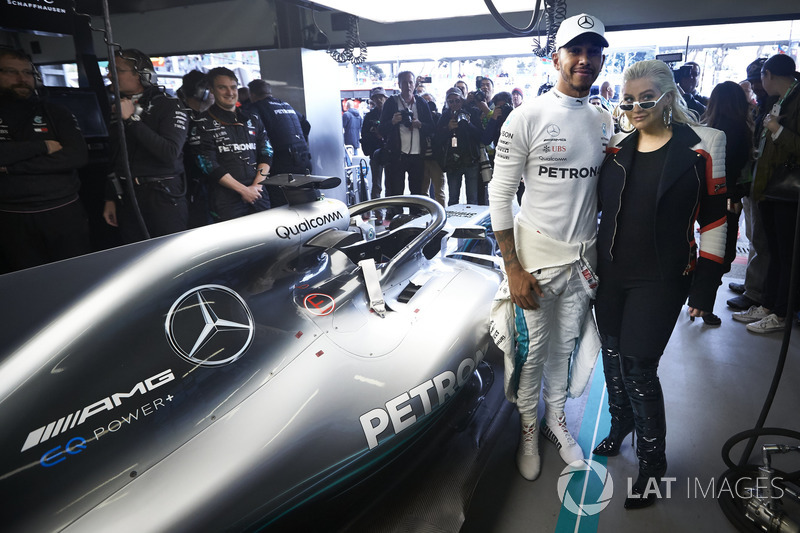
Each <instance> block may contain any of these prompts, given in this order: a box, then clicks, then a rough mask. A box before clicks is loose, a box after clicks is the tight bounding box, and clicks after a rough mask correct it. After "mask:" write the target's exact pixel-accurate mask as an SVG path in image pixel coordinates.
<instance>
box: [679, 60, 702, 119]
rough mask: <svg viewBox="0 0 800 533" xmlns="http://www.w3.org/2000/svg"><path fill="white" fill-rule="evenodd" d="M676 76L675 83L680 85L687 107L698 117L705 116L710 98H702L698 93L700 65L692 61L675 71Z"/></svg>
mask: <svg viewBox="0 0 800 533" xmlns="http://www.w3.org/2000/svg"><path fill="white" fill-rule="evenodd" d="M672 72H673V75H674V76H675V83H676V84H677V85H678V90H679V91H680V92H681V95H682V96H683V99H684V100H685V101H686V105H687V106H688V107H689V109H691V110H692V111H694V112H695V113H697V116H698V117H701V116H703V113H705V112H706V106H707V105H708V98H706V97H705V96H700V94H698V92H697V78H698V76H700V65H698V64H697V63H695V62H693V61H690V62H688V63H686V64H685V65H683V66H682V67H681V68H679V69H678V70H673V71H672Z"/></svg>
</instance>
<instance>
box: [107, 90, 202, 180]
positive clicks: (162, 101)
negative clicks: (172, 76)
mask: <svg viewBox="0 0 800 533" xmlns="http://www.w3.org/2000/svg"><path fill="white" fill-rule="evenodd" d="M137 106H138V107H141V111H140V112H137V114H138V115H139V117H140V120H138V121H134V120H130V119H129V120H127V121H125V138H126V139H127V146H128V163H129V165H130V169H131V173H132V174H133V176H134V177H136V178H165V177H175V176H180V175H181V174H183V146H184V144H185V143H186V131H187V127H188V125H189V124H188V122H189V116H188V115H187V113H186V110H185V109H184V107H183V104H182V103H181V101H180V100H178V99H177V98H173V97H171V96H168V95H166V94H164V93H163V92H162V91H161V90H159V89H158V88H157V87H150V88H148V89H146V90H145V92H144V94H142V96H141V98H139V99H138V102H137ZM112 122H113V120H112ZM109 137H110V139H111V146H112V147H114V148H112V149H115V150H117V152H116V155H115V157H114V171H115V172H116V173H117V175H118V176H122V177H124V176H125V172H124V167H123V165H122V161H121V160H120V158H119V139H118V136H117V126H116V124H113V123H112V126H111V131H110V134H109Z"/></svg>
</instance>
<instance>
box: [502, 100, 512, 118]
mask: <svg viewBox="0 0 800 533" xmlns="http://www.w3.org/2000/svg"><path fill="white" fill-rule="evenodd" d="M500 109H501V113H503V118H508V114H509V113H511V112H512V111H513V110H514V106H513V105H511V104H508V103H506V104H503V105H502V106H501V107H500Z"/></svg>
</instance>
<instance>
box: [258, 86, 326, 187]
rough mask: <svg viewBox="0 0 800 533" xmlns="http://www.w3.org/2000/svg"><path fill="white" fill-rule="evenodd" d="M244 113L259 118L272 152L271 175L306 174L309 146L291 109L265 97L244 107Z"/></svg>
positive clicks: (281, 102) (298, 120) (295, 114)
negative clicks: (284, 173)
mask: <svg viewBox="0 0 800 533" xmlns="http://www.w3.org/2000/svg"><path fill="white" fill-rule="evenodd" d="M245 111H246V112H250V113H253V114H256V115H258V118H259V119H261V122H262V124H263V125H264V129H265V130H266V132H267V138H268V139H269V143H270V144H271V145H272V149H273V150H274V153H273V154H272V158H273V162H272V165H271V166H272V167H273V168H271V169H270V174H279V173H282V172H295V173H296V172H305V171H307V170H309V169H310V168H311V154H310V153H309V151H308V143H307V142H306V138H305V135H304V134H303V128H302V126H301V124H300V118H299V117H298V115H297V113H296V112H295V110H294V109H293V108H292V106H290V105H289V104H287V103H286V102H284V101H282V100H278V99H277V98H273V97H272V96H267V97H266V98H264V99H262V100H258V101H256V102H251V103H249V104H248V105H246V106H245Z"/></svg>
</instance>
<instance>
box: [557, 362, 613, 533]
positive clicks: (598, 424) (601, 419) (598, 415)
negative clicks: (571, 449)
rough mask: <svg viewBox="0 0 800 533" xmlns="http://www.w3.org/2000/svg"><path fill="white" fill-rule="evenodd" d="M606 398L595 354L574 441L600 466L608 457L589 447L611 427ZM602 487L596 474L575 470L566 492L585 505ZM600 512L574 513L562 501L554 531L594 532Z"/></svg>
mask: <svg viewBox="0 0 800 533" xmlns="http://www.w3.org/2000/svg"><path fill="white" fill-rule="evenodd" d="M606 398H607V397H606V380H605V376H604V374H603V358H602V357H598V358H597V365H596V367H595V371H594V376H593V378H592V386H591V389H590V390H589V396H588V398H587V400H586V408H585V410H584V412H583V421H582V422H581V429H580V432H579V433H578V438H577V439H576V440H577V442H578V444H579V445H580V447H581V449H582V450H583V456H584V457H586V458H587V459H592V460H594V461H595V462H597V463H600V464H602V465H603V466H606V463H607V460H608V458H607V457H601V456H593V455H592V450H594V448H595V446H597V443H599V442H600V441H601V440H602V439H603V438H605V436H606V435H607V434H608V429H609V427H611V415H610V414H609V412H608V405H607V401H606ZM602 490H603V484H602V483H601V482H600V480H599V479H598V477H597V476H596V475H593V474H592V475H590V476H588V478H587V476H586V474H585V473H584V472H575V473H574V474H573V476H572V479H571V480H570V482H569V485H567V492H568V493H569V495H570V496H572V500H573V501H574V502H576V503H577V504H579V505H580V504H582V503H583V502H586V503H588V504H593V503H596V502H597V501H598V500H599V497H600V493H601V491H602ZM617 490H619V487H617ZM565 500H566V498H565ZM602 514H603V513H602V511H601V512H600V513H598V514H595V515H592V516H578V515H576V514H574V513H573V512H571V511H569V510H567V509H566V508H565V506H564V505H563V504H562V505H561V511H560V512H559V514H558V522H557V523H556V533H596V532H597V528H598V524H599V522H600V516H601V515H602Z"/></svg>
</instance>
